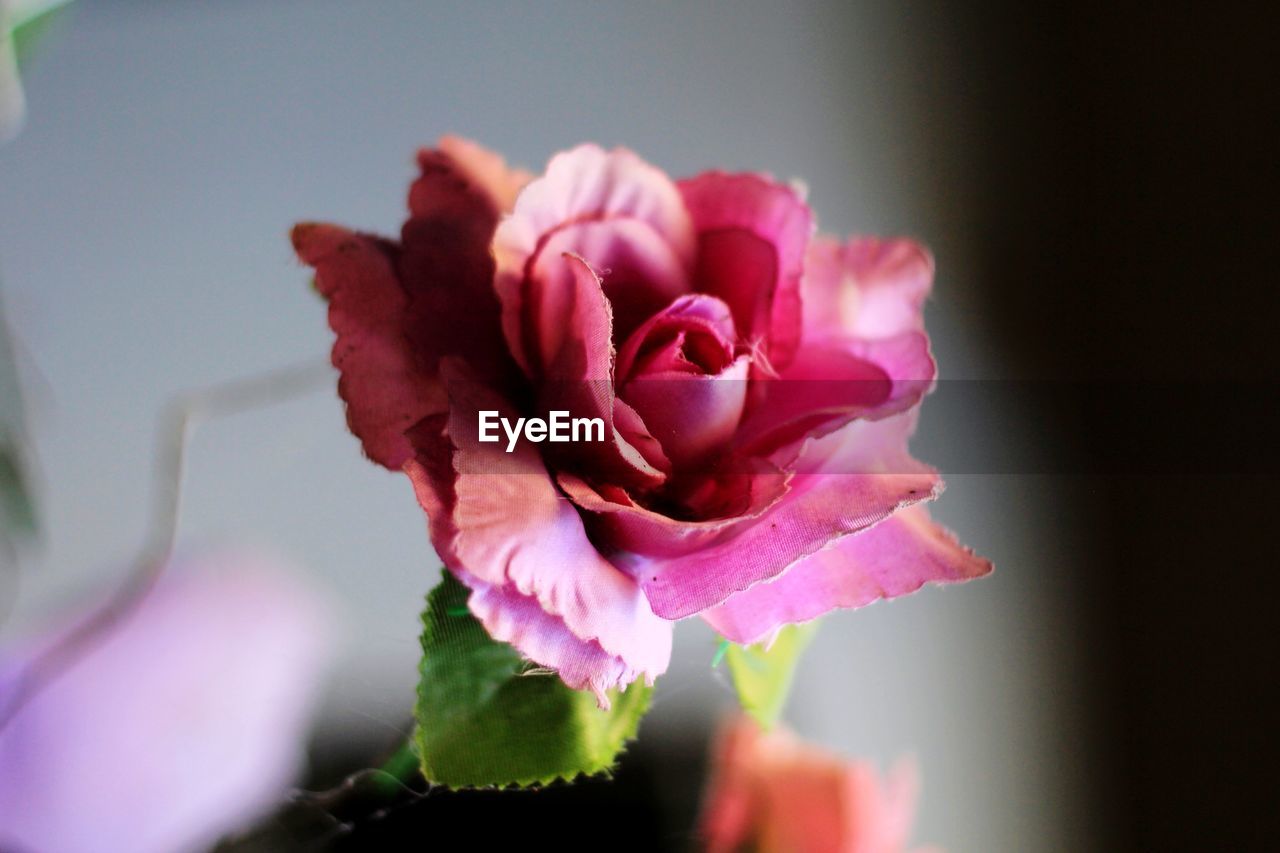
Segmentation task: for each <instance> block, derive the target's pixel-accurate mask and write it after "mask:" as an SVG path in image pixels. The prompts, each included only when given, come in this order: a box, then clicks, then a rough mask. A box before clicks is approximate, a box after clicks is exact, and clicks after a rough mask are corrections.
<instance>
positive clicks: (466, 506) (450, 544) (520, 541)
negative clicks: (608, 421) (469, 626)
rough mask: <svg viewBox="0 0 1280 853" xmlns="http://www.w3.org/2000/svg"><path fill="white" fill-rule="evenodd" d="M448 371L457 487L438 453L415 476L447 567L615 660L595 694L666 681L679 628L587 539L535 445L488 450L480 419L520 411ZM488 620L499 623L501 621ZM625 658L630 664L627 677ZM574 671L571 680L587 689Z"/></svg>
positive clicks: (417, 464) (534, 648)
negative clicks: (638, 678)
mask: <svg viewBox="0 0 1280 853" xmlns="http://www.w3.org/2000/svg"><path fill="white" fill-rule="evenodd" d="M444 370H445V375H446V377H449V383H448V384H449V392H450V397H451V407H450V417H449V421H448V430H447V437H448V439H449V441H450V443H451V445H452V448H453V455H452V474H451V476H452V479H450V473H449V472H445V471H441V470H440V469H439V468H437V467H433V465H432V459H434V458H435V456H434V455H433V454H428V455H427V458H426V459H424V460H419V459H414V460H410V461H409V462H408V463H407V464H406V465H405V471H406V473H407V474H408V475H409V477H410V479H411V480H412V482H413V484H414V488H415V491H416V492H417V494H418V497H419V500H420V501H421V503H422V505H423V508H424V509H425V510H426V511H427V513H428V516H429V517H430V518H431V534H432V542H433V544H434V545H435V547H436V551H437V552H438V553H439V554H440V557H441V559H443V560H444V562H445V565H446V566H448V568H449V569H450V570H451V571H453V572H454V573H455V574H456V575H458V577H459V579H461V580H463V582H464V583H468V584H469V585H471V586H472V587H473V588H478V587H479V585H480V584H484V585H487V586H489V587H492V588H493V589H494V590H495V591H497V592H501V593H502V595H501V596H494V597H492V600H493V601H494V602H495V606H498V604H500V603H501V602H503V601H506V602H515V601H519V600H520V598H518V597H517V596H519V597H523V598H525V599H529V600H532V601H536V603H537V604H538V606H539V607H540V609H541V610H542V611H543V612H544V613H545V614H547V616H548V617H549V618H552V619H554V620H558V621H560V622H561V623H563V625H564V626H565V627H566V628H567V629H568V631H569V632H571V633H572V634H573V635H574V636H575V637H577V638H578V639H579V640H581V641H583V642H586V643H591V642H594V643H597V644H598V645H599V646H600V648H601V649H603V651H604V652H606V653H607V656H602V657H599V658H598V659H596V663H597V664H599V666H600V669H599V671H596V672H595V673H594V674H593V675H592V676H591V677H590V678H589V679H588V680H589V681H590V683H591V684H593V685H594V686H596V687H600V686H601V685H605V686H609V687H612V686H623V685H624V684H625V682H622V681H618V682H614V681H613V679H614V678H615V677H618V678H621V677H624V676H626V675H628V674H634V673H637V672H643V673H645V675H646V676H647V677H648V678H650V679H652V678H654V677H656V676H658V675H660V674H661V673H662V672H664V671H665V670H666V667H667V662H668V660H669V658H670V656H671V625H670V623H668V622H666V621H664V620H662V619H659V618H658V617H657V616H655V615H654V613H653V611H652V610H651V608H650V607H649V603H648V601H647V600H646V599H645V597H644V595H643V594H642V593H641V591H640V589H639V587H638V586H637V584H636V583H635V582H634V581H633V580H632V579H631V578H630V577H629V576H628V575H627V574H625V573H624V572H622V571H620V570H618V569H617V568H616V567H615V566H613V565H612V564H611V563H609V562H608V561H607V560H605V559H604V557H602V556H601V555H600V553H599V552H598V551H597V550H596V548H595V546H593V545H592V544H591V542H590V541H589V540H588V539H587V536H586V532H585V530H584V529H583V526H582V519H581V518H580V517H579V515H578V512H577V510H575V509H574V508H573V504H571V503H570V502H569V501H567V500H566V499H565V498H564V497H563V496H561V495H560V493H559V492H558V491H557V490H556V488H555V485H554V484H553V483H552V481H551V478H550V476H549V475H548V473H547V470H546V468H545V467H544V465H543V462H542V459H541V457H540V456H539V455H538V453H537V451H536V449H535V448H534V446H533V445H532V444H530V443H529V442H527V441H524V440H521V442H520V443H519V444H518V446H517V447H516V449H515V451H514V452H513V453H506V452H504V448H503V447H502V446H500V445H499V444H486V443H481V442H479V441H478V436H477V412H478V411H479V410H481V409H491V410H495V411H499V412H501V413H502V414H503V415H504V416H511V415H512V412H511V410H510V407H509V406H508V405H507V404H506V403H505V402H504V401H503V400H502V399H501V398H500V397H498V396H497V395H496V394H495V393H493V392H492V391H490V390H488V389H486V388H484V387H483V386H481V385H480V384H478V383H476V382H474V381H469V380H466V379H463V378H461V377H463V376H465V370H464V368H462V367H461V366H459V365H455V364H454V363H452V362H451V361H449V360H446V361H445V363H444ZM477 581H478V582H479V583H476V582H477ZM481 600H482V601H483V600H486V599H481ZM477 615H479V614H477ZM486 618H488V619H489V620H490V621H492V622H495V624H496V621H497V619H498V616H496V615H494V614H493V613H488V614H487V615H486ZM512 618H515V617H514V616H512ZM513 636H514V635H513ZM532 638H533V635H527V636H525V637H524V638H523V639H524V640H527V641H528V642H529V643H530V645H528V646H527V647H526V646H521V645H519V644H517V648H519V649H520V651H521V652H523V653H524V654H526V655H528V656H529V657H530V658H531V659H532V660H534V661H536V662H537V663H539V664H542V665H544V666H547V667H551V668H553V669H554V668H557V667H558V666H559V665H561V664H565V665H568V663H569V661H568V660H567V659H560V658H557V659H551V658H545V657H544V658H541V659H540V658H539V657H538V655H544V654H546V653H547V651H546V650H547V649H548V648H550V646H548V645H546V644H537V643H534V642H533V639H532ZM615 658H616V659H618V660H620V661H623V662H625V666H624V667H623V668H622V669H619V668H618V667H616V666H615V665H614V659H615ZM580 664H582V661H581V659H578V658H574V665H575V666H577V665H580ZM574 672H575V673H577V674H571V677H573V678H574V679H575V680H580V678H579V675H580V674H581V673H578V672H577V670H575V671H574Z"/></svg>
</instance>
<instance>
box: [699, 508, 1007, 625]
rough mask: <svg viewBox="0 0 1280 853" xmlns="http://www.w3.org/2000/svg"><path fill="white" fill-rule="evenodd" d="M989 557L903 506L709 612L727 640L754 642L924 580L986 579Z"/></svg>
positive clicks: (910, 588)
mask: <svg viewBox="0 0 1280 853" xmlns="http://www.w3.org/2000/svg"><path fill="white" fill-rule="evenodd" d="M990 571H991V563H990V562H988V561H987V560H984V559H982V558H981V557H978V556H977V555H975V554H974V553H973V552H972V551H970V550H969V549H968V548H965V547H964V546H963V545H961V544H960V543H959V542H957V541H956V539H955V537H954V536H953V535H952V534H951V533H950V532H948V531H947V530H946V529H944V528H943V527H941V526H939V525H937V524H935V523H934V522H933V521H931V520H930V519H929V514H928V512H927V511H926V510H925V508H924V507H923V506H911V507H907V508H905V509H901V510H899V511H898V512H896V513H894V514H893V515H891V516H890V517H888V518H886V519H885V520H884V521H882V522H880V523H879V524H877V525H876V526H874V527H872V528H871V529H870V530H864V531H862V532H861V533H858V534H855V535H853V536H846V537H845V538H844V539H841V540H840V541H839V542H837V543H836V544H835V546H833V547H831V548H828V549H827V550H824V551H819V552H817V553H816V554H813V555H812V556H810V557H807V558H806V559H804V560H801V561H800V562H799V563H797V564H796V565H795V566H793V567H792V568H790V569H788V570H787V572H786V574H784V575H782V576H781V577H780V578H778V579H777V580H773V581H770V582H768V583H762V584H759V585H758V586H754V587H752V588H751V589H748V590H746V591H745V592H741V593H738V594H737V595H735V596H733V597H732V598H730V599H729V600H728V601H726V602H725V603H724V604H721V605H720V606H719V607H716V608H714V609H712V610H708V611H707V612H705V613H704V614H703V618H705V619H706V620H707V621H708V622H709V623H711V625H712V626H713V627H714V628H715V629H716V630H717V631H719V632H720V633H721V634H722V635H723V636H724V637H725V638H727V639H729V640H733V641H734V642H735V643H755V642H759V641H760V640H762V639H764V638H766V637H768V636H769V635H770V634H771V633H772V632H773V631H774V630H775V629H777V628H778V627H780V626H782V625H787V624H791V623H795V622H807V621H809V620H810V619H816V618H817V617H819V616H821V615H822V614H824V613H826V612H828V611H830V610H835V609H837V608H845V607H862V606H864V605H867V604H870V603H871V602H873V601H878V600H880V599H888V598H896V597H897V596H900V595H906V594H908V593H911V592H915V591H916V590H918V589H919V588H920V587H921V586H923V585H924V584H926V583H948V582H956V581H965V580H970V579H972V578H977V577H982V576H983V575H985V574H987V573H989V572H990Z"/></svg>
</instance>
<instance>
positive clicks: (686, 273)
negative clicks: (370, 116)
mask: <svg viewBox="0 0 1280 853" xmlns="http://www.w3.org/2000/svg"><path fill="white" fill-rule="evenodd" d="M419 163H420V165H421V168H422V175H421V177H420V178H419V179H418V180H417V181H416V182H415V183H414V184H413V186H412V188H411V190H410V192H409V211H410V216H409V220H408V221H407V222H406V223H405V225H404V228H403V230H402V232H401V238H400V241H399V242H394V241H391V240H385V239H382V238H378V237H373V236H368V235H365V234H359V233H356V232H352V231H349V230H346V229H344V228H339V227H336V226H332V225H319V224H303V225H299V226H297V227H296V228H295V229H294V231H293V243H294V247H295V248H296V250H297V252H298V255H299V257H301V259H302V260H303V261H304V262H306V263H307V264H310V265H311V266H312V267H314V268H315V270H316V282H317V285H318V287H319V290H320V291H321V293H323V294H324V295H325V296H326V297H327V298H328V299H329V302H330V309H329V320H330V324H331V325H332V327H333V329H334V331H335V332H336V333H337V342H336V343H335V345H334V349H333V362H334V364H335V365H336V366H337V367H338V369H339V370H340V372H341V378H340V379H339V383H338V389H339V393H340V394H341V395H342V397H343V399H344V400H345V401H346V403H347V417H348V422H349V424H350V427H351V429H352V431H353V432H354V433H355V434H356V435H357V436H358V437H359V438H360V440H361V442H362V443H363V446H364V450H365V452H366V453H367V454H368V455H369V457H370V458H371V459H373V460H374V461H375V462H378V463H380V464H382V465H384V466H386V467H388V468H391V469H395V470H403V471H404V472H405V473H407V474H408V475H409V478H410V480H411V481H412V482H413V486H414V489H415V491H416V493H417V496H418V499H419V501H420V502H421V504H422V506H423V508H424V509H425V510H426V512H427V515H428V517H429V519H430V531H431V538H432V542H433V543H434V545H435V547H436V550H437V551H438V552H439V554H440V556H441V558H442V559H443V560H444V562H445V564H446V566H447V567H448V568H449V569H450V571H452V572H453V573H454V574H455V575H456V576H457V577H458V578H459V580H461V581H462V582H463V583H464V584H466V585H467V586H468V587H469V588H470V589H471V590H472V595H471V598H470V608H471V610H472V612H473V613H474V614H475V616H476V617H477V618H478V619H479V620H480V621H481V622H482V623H483V624H484V625H485V627H486V628H487V629H488V630H489V632H490V633H491V634H492V635H493V636H494V637H495V638H497V639H499V640H503V641H506V642H510V643H512V644H513V645H515V646H516V647H517V648H518V649H520V651H521V652H523V653H524V654H525V655H527V656H528V657H529V658H531V659H532V660H534V661H535V662H537V663H539V664H541V665H543V666H546V667H549V668H552V669H554V670H556V671H558V672H559V674H560V676H561V678H563V679H564V681H565V683H567V684H568V685H569V686H571V687H574V688H579V689H581V688H590V689H592V690H593V691H595V693H596V694H597V696H598V697H599V698H600V701H601V703H602V704H604V703H605V702H606V701H607V700H606V698H605V695H604V691H606V690H607V689H609V688H612V687H616V686H621V685H626V684H628V683H630V682H631V681H633V680H635V679H636V678H637V677H639V676H640V675H641V674H644V676H645V677H646V679H647V680H649V681H652V679H653V678H654V677H655V676H657V675H659V674H661V673H662V672H663V671H664V670H665V669H666V666H667V662H668V659H669V657H670V650H671V620H676V619H680V618H683V617H686V616H692V615H694V614H701V615H703V616H704V618H706V619H707V620H708V621H709V622H710V623H711V624H712V625H714V626H715V628H716V629H717V630H719V631H720V632H721V633H722V634H724V635H725V636H726V637H728V638H729V639H732V640H735V641H738V642H752V641H755V640H758V639H760V638H762V637H766V636H768V635H769V634H770V633H771V632H772V631H774V630H775V629H777V628H778V627H779V626H781V625H783V624H785V623H789V622H795V621H802V620H807V619H812V618H814V617H816V616H819V615H821V614H822V613H825V612H826V611H828V610H831V609H832V608H836V607H856V606H859V605H863V604H866V603H868V602H870V601H873V600H875V599H877V598H888V597H892V596H896V595H902V594H904V593H907V592H911V591H913V590H915V589H917V588H919V587H920V586H921V584H923V583H925V582H927V581H956V580H964V579H967V578H972V577H976V576H978V575H982V574H985V573H986V572H987V571H989V570H990V565H989V564H988V563H987V562H986V561H984V560H982V559H980V558H978V557H975V556H974V555H972V554H971V553H970V552H968V551H967V550H965V549H964V548H962V547H961V546H959V545H958V544H957V543H956V542H955V540H954V539H953V538H952V537H951V536H950V535H949V534H948V533H946V532H945V531H943V530H941V529H940V528H939V527H937V526H936V525H934V524H933V523H932V522H930V521H929V519H928V517H927V516H926V515H925V513H924V511H923V510H922V509H919V508H915V507H913V505H915V504H919V503H920V502H922V501H925V500H929V499H932V498H933V497H935V496H937V494H938V493H939V491H940V490H941V486H942V484H941V481H940V479H939V477H938V474H937V472H935V471H934V470H933V469H931V468H929V467H927V466H925V465H923V464H921V463H919V462H916V461H915V460H913V459H911V457H910V456H909V455H908V453H907V449H906V445H907V438H908V436H909V435H910V433H911V430H912V427H913V424H914V422H915V409H916V406H917V405H918V403H919V401H920V399H921V397H922V396H923V395H924V394H925V393H926V392H927V391H928V390H929V388H930V387H931V385H932V382H933V379H934V373H935V368H934V363H933V359H932V357H931V356H930V353H929V341H928V338H927V337H926V335H925V333H924V328H923V321H922V317H921V306H922V303H923V301H924V299H925V296H926V295H927V293H928V290H929V287H930V283H931V279H932V273H933V263H932V260H931V259H930V257H929V255H928V254H927V252H925V250H924V249H922V248H921V247H920V246H918V245H916V244H915V243H913V242H911V241H909V240H879V239H871V238H855V239H853V240H850V241H849V242H847V243H844V244H840V243H838V242H836V241H834V240H831V239H827V238H821V237H819V238H814V237H813V217H812V214H811V212H810V210H809V208H808V206H807V205H806V204H805V201H804V199H803V198H802V197H801V195H800V193H799V192H798V191H797V190H795V189H794V188H792V187H789V186H787V185H785V184H780V183H777V182H776V181H774V180H772V179H771V178H768V177H766V176H762V175H756V174H725V173H722V172H708V173H705V174H702V175H700V176H698V177H695V178H691V179H687V180H683V181H679V182H676V181H672V180H671V179H670V178H668V177H667V176H666V175H665V174H663V173H662V172H661V171H659V170H658V169H656V168H655V167H653V166H651V165H649V164H648V163H645V162H644V161H643V160H641V159H640V158H639V157H637V156H636V155H635V154H633V153H632V152H630V151H627V150H625V149H615V150H613V151H605V150H603V149H601V148H599V147H597V146H594V145H582V146H579V147H578V148H574V149H573V150H571V151H567V152H564V153H561V154H558V155H556V156H555V157H554V158H552V160H551V162H550V163H549V164H548V166H547V169H546V172H545V173H544V174H543V175H541V176H540V177H536V178H532V177H531V176H530V175H528V174H526V173H523V172H517V171H512V170H510V169H508V168H507V167H506V165H505V164H504V163H503V161H502V160H501V159H500V158H499V157H498V156H496V155H495V154H492V153H490V152H488V151H486V150H484V149H482V148H480V147H479V146H476V145H475V144H473V143H470V142H466V141H462V140H459V139H455V138H446V139H444V140H442V141H441V143H440V145H439V147H438V149H436V150H430V151H424V152H422V154H421V155H420V156H419ZM554 411H566V412H570V413H572V415H573V416H574V417H582V418H590V419H595V420H597V421H598V422H600V423H601V424H603V439H604V440H602V441H578V442H568V443H566V442H560V443H555V442H551V441H540V442H539V441H531V440H529V439H528V438H525V439H521V440H519V441H517V442H515V445H514V447H513V449H512V451H511V452H508V449H507V438H506V436H505V435H501V436H500V438H501V440H499V441H496V442H493V441H482V440H481V436H482V433H481V431H480V428H479V420H480V413H481V412H495V413H499V415H500V416H501V417H505V418H507V419H508V420H509V422H510V423H515V422H516V421H517V419H518V418H520V417H532V416H539V417H544V416H546V415H547V413H549V412H554Z"/></svg>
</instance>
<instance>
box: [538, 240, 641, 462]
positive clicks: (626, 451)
mask: <svg viewBox="0 0 1280 853" xmlns="http://www.w3.org/2000/svg"><path fill="white" fill-rule="evenodd" d="M558 261H559V264H558V268H557V275H555V276H554V277H548V278H543V279H540V280H539V281H538V282H537V284H536V285H535V290H536V291H537V292H538V293H539V300H538V302H539V306H540V310H539V311H537V312H536V313H535V314H534V315H533V316H534V317H536V318H541V317H546V318H547V320H546V327H545V329H544V330H543V332H542V335H541V348H542V350H541V351H542V356H541V359H542V363H543V364H545V365H546V373H545V379H544V381H543V383H542V384H541V387H540V389H539V399H538V404H539V406H540V407H541V409H542V410H543V411H547V412H550V411H554V410H563V411H568V412H570V413H571V415H572V416H573V417H586V418H599V419H601V420H602V421H603V422H604V427H605V429H604V432H605V437H606V439H608V440H607V441H603V442H584V443H580V444H577V445H559V446H554V447H550V449H549V450H548V452H549V453H555V455H556V461H557V462H558V463H560V464H561V465H563V466H564V467H569V468H576V469H578V470H582V471H589V472H590V473H591V474H592V475H596V476H602V477H605V478H607V479H609V480H611V481H613V482H617V483H619V484H621V485H624V486H641V487H653V486H656V485H659V484H661V483H662V481H663V480H664V479H666V474H665V473H664V471H663V470H661V469H659V468H655V467H654V466H653V465H652V464H650V462H649V459H648V457H647V456H646V453H645V451H644V450H643V449H641V448H637V447H635V446H633V445H632V444H631V443H630V442H629V441H628V440H627V437H626V435H625V434H624V433H623V432H620V431H619V430H618V429H617V428H616V427H615V425H614V421H613V418H614V412H615V408H616V406H615V401H614V396H613V360H614V353H613V343H612V323H613V316H612V313H611V311H610V305H609V301H608V300H607V299H606V298H605V296H604V293H603V291H602V290H601V287H600V279H599V277H598V276H597V275H596V273H595V271H594V270H593V269H592V268H591V267H590V266H589V265H588V264H587V263H586V262H585V261H584V260H583V259H582V258H579V257H577V256H575V255H566V256H564V257H561V258H559V259H558Z"/></svg>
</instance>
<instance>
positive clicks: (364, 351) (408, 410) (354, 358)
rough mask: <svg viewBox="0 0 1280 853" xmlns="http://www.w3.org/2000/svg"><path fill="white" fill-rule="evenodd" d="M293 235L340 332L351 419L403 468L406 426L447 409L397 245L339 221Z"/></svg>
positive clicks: (386, 460)
mask: <svg viewBox="0 0 1280 853" xmlns="http://www.w3.org/2000/svg"><path fill="white" fill-rule="evenodd" d="M292 238H293V246H294V249H295V251H297V253H298V257H299V258H300V259H301V260H302V261H303V263H306V264H308V265H310V266H312V267H314V268H315V271H316V287H317V288H318V289H319V291H320V292H321V293H322V294H323V295H324V296H325V298H326V299H328V300H329V325H330V326H331V327H332V328H333V331H334V332H335V333H336V334H337V340H336V341H335V342H334V344H333V365H334V367H336V368H338V370H339V371H340V376H339V378H338V393H339V394H340V395H341V397H342V399H343V400H344V401H345V402H346V404H347V423H348V425H349V426H350V427H351V431H352V432H353V433H355V435H356V437H357V438H359V439H360V442H361V444H362V446H363V447H364V452H365V453H366V454H367V455H368V456H369V458H370V459H372V460H373V461H374V462H377V463H378V464H380V465H384V466H386V467H387V468H391V469H393V470H399V468H400V466H401V465H403V464H404V462H405V460H406V459H408V458H409V457H410V456H412V455H413V448H412V447H410V445H409V442H408V440H407V439H406V438H405V435H404V434H405V431H406V430H408V429H409V428H410V427H411V426H413V425H414V424H415V423H417V422H418V421H419V420H421V419H422V418H424V417H426V416H428V415H430V414H432V413H434V412H439V411H443V409H444V407H445V404H446V401H445V396H444V389H443V387H442V386H441V384H440V382H439V380H438V378H437V377H436V376H435V374H434V373H431V372H428V371H424V370H423V369H422V367H421V365H420V363H419V359H418V353H417V352H415V351H414V349H413V347H412V345H411V342H410V339H409V337H408V335H407V334H406V332H405V319H406V312H407V306H408V297H407V296H406V294H405V291H404V289H403V288H402V287H401V285H400V281H399V279H398V278H397V275H396V263H397V259H398V250H397V248H396V247H395V246H394V245H392V244H391V243H388V242H387V241H385V240H380V239H378V238H376V237H370V236H367V235H364V234H356V233H354V232H351V231H348V230H347V229H345V228H340V227H338V226H336V225H321V224H316V223H307V224H302V225H298V226H296V227H295V228H294V229H293V234H292Z"/></svg>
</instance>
